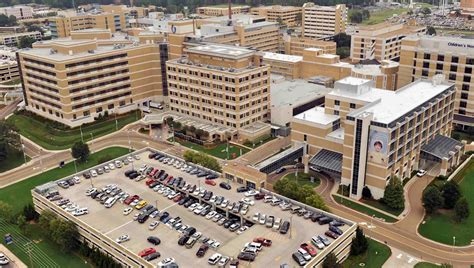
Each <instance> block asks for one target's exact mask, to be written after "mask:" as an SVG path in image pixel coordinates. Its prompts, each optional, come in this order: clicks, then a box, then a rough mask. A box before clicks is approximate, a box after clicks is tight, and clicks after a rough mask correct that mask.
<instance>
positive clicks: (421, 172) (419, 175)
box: [416, 169, 426, 177]
mask: <svg viewBox="0 0 474 268" xmlns="http://www.w3.org/2000/svg"><path fill="white" fill-rule="evenodd" d="M425 175H426V170H424V169H420V170H418V172H417V173H416V176H418V177H423V176H425Z"/></svg>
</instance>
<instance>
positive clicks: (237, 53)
mask: <svg viewBox="0 0 474 268" xmlns="http://www.w3.org/2000/svg"><path fill="white" fill-rule="evenodd" d="M187 50H188V52H193V53H198V54H209V53H210V54H212V55H217V56H221V57H230V58H239V57H246V56H250V55H252V54H253V53H255V51H254V50H251V49H248V48H243V47H238V46H231V45H221V44H207V45H202V46H196V47H190V48H188V49H187Z"/></svg>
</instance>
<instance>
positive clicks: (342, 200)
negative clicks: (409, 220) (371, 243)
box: [332, 194, 398, 222]
mask: <svg viewBox="0 0 474 268" xmlns="http://www.w3.org/2000/svg"><path fill="white" fill-rule="evenodd" d="M332 197H333V198H334V200H335V201H336V202H337V203H338V204H340V205H343V206H346V207H348V208H351V209H353V210H356V211H358V212H360V213H363V214H365V215H368V216H370V217H375V218H380V219H383V220H384V221H385V222H396V221H398V219H397V218H395V217H391V216H389V215H387V214H385V213H382V212H379V211H377V210H375V209H372V208H370V207H369V206H366V205H364V204H362V203H360V202H355V201H352V200H350V199H348V198H346V197H343V196H342V195H335V194H333V195H332Z"/></svg>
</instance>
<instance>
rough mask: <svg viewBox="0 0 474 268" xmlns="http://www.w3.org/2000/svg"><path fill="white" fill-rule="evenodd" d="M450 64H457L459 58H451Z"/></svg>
mask: <svg viewBox="0 0 474 268" xmlns="http://www.w3.org/2000/svg"><path fill="white" fill-rule="evenodd" d="M451 62H453V63H458V62H459V57H456V56H452V57H451Z"/></svg>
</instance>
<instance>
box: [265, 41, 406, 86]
mask: <svg viewBox="0 0 474 268" xmlns="http://www.w3.org/2000/svg"><path fill="white" fill-rule="evenodd" d="M263 61H264V63H266V64H268V65H270V66H271V72H272V73H274V74H278V75H283V76H285V77H286V78H290V79H296V78H303V79H309V78H312V77H315V76H318V77H328V78H330V79H332V80H334V81H335V80H339V79H342V78H345V77H348V76H353V77H357V78H364V79H369V80H373V81H374V82H375V86H376V87H378V88H382V89H388V90H395V89H396V88H397V79H398V68H399V64H398V63H397V62H393V61H382V62H381V63H380V64H374V63H370V64H350V63H346V62H341V60H340V58H339V56H338V55H335V54H325V53H324V51H323V50H322V49H317V48H307V49H305V50H303V56H293V55H285V54H277V53H271V52H266V53H264V57H263Z"/></svg>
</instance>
